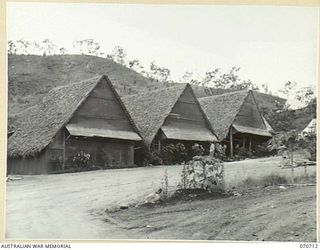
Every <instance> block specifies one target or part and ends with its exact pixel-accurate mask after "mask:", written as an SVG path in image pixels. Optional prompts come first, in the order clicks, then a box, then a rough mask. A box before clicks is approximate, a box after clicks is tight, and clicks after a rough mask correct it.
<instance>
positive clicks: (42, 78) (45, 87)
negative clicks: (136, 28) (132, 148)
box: [8, 55, 285, 116]
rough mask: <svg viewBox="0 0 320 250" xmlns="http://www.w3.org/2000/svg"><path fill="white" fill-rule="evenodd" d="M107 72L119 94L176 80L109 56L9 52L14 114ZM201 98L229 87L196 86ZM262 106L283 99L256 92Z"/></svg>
mask: <svg viewBox="0 0 320 250" xmlns="http://www.w3.org/2000/svg"><path fill="white" fill-rule="evenodd" d="M101 74H105V75H107V76H108V77H109V78H110V80H111V81H112V83H113V84H114V85H115V87H116V89H117V91H118V92H119V94H120V96H123V95H129V94H136V93H140V92H142V91H146V90H153V89H156V88H162V87H166V86H169V85H171V84H174V83H160V82H154V81H151V80H150V79H148V78H146V77H144V76H142V75H141V74H139V73H137V72H135V71H134V70H131V69H129V68H127V67H125V66H123V65H120V64H118V63H115V62H114V61H111V60H109V59H105V58H101V57H96V56H88V55H55V56H35V55H9V56H8V80H9V86H8V91H9V95H8V99H9V115H10V116H12V115H14V114H16V113H19V112H20V111H22V110H24V109H25V108H27V107H30V106H32V105H34V104H35V103H37V102H38V101H39V100H40V99H41V98H42V96H43V95H44V94H45V93H46V92H48V91H49V90H50V89H51V88H53V87H55V86H59V85H65V84H68V83H72V82H76V81H80V80H83V79H88V78H91V77H94V76H96V75H101ZM193 88H194V90H195V93H196V95H197V96H198V97H202V96H206V95H212V94H221V93H225V92H226V91H230V90H215V89H211V88H210V89H208V88H205V87H201V86H193ZM255 95H256V99H257V100H258V102H259V105H260V107H268V108H270V107H273V106H274V104H275V101H280V102H283V101H285V100H284V99H282V98H279V97H275V96H272V95H267V94H262V93H258V92H255Z"/></svg>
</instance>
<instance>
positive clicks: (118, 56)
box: [107, 46, 127, 66]
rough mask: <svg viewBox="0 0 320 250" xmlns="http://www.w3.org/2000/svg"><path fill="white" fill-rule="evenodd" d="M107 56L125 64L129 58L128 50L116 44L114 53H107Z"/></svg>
mask: <svg viewBox="0 0 320 250" xmlns="http://www.w3.org/2000/svg"><path fill="white" fill-rule="evenodd" d="M107 58H108V59H110V60H113V61H115V62H117V63H119V64H122V65H124V66H125V65H126V60H127V52H126V50H125V49H124V48H122V47H120V46H115V47H114V48H113V50H112V53H111V54H108V55H107Z"/></svg>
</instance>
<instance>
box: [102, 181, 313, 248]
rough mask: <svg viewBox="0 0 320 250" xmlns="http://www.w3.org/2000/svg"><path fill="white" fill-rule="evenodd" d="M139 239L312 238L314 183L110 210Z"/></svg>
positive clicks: (302, 239) (306, 239)
mask: <svg viewBox="0 0 320 250" xmlns="http://www.w3.org/2000/svg"><path fill="white" fill-rule="evenodd" d="M108 216H110V217H111V218H112V220H108V223H106V226H107V225H109V224H110V223H111V224H117V225H118V228H120V229H126V230H127V232H128V233H129V232H130V233H132V237H135V238H142V239H186V240H192V239H193V240H245V241H247V240H251V241H300V242H306V241H307V242H311V241H316V188H315V186H313V187H291V188H290V187H289V188H287V189H286V190H282V189H279V187H267V188H262V189H261V188H260V189H256V190H254V191H250V192H248V193H246V194H244V196H240V197H235V196H233V197H228V198H220V199H211V200H210V199H206V200H201V201H199V200H198V201H177V202H173V204H170V203H169V204H167V205H165V206H163V205H158V206H156V207H152V208H150V207H139V208H130V209H128V210H122V211H118V212H115V213H108Z"/></svg>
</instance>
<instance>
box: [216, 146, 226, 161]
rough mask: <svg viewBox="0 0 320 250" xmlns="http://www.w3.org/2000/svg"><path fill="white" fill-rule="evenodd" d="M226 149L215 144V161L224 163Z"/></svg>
mask: <svg viewBox="0 0 320 250" xmlns="http://www.w3.org/2000/svg"><path fill="white" fill-rule="evenodd" d="M226 149H227V146H226V145H221V144H220V143H215V144H214V153H213V156H214V157H215V158H217V159H220V160H223V161H224V160H225V159H226Z"/></svg>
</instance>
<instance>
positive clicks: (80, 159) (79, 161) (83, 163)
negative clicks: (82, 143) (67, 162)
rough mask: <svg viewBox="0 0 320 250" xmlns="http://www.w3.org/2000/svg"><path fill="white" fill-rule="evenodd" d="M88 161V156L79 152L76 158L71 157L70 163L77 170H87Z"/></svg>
mask: <svg viewBox="0 0 320 250" xmlns="http://www.w3.org/2000/svg"><path fill="white" fill-rule="evenodd" d="M89 161H90V154H89V153H84V152H83V151H80V152H79V153H78V154H77V155H76V156H74V157H73V159H72V162H73V163H74V165H75V166H76V167H77V168H78V169H80V170H81V169H88V167H89Z"/></svg>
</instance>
